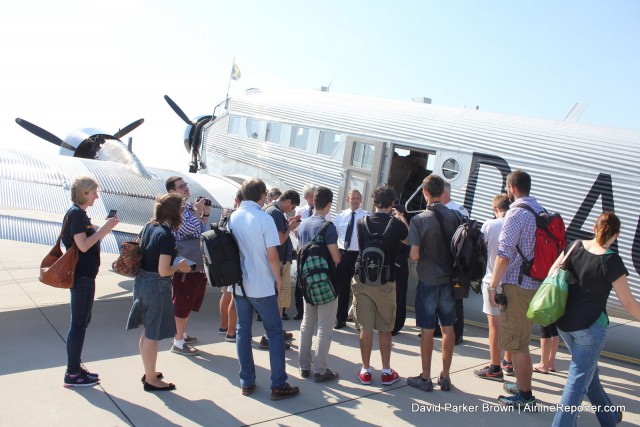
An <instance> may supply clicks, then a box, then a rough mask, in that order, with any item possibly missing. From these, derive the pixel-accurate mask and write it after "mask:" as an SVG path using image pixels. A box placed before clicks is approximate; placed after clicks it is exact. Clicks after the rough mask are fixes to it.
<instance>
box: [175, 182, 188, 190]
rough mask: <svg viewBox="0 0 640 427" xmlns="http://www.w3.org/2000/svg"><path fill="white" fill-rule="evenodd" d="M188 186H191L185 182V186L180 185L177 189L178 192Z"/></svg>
mask: <svg viewBox="0 0 640 427" xmlns="http://www.w3.org/2000/svg"><path fill="white" fill-rule="evenodd" d="M188 186H189V184H187V183H186V182H185V183H184V184H182V185H178V186H177V187H176V190H182V189H184V188H187V187H188Z"/></svg>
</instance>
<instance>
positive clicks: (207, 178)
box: [0, 118, 239, 253]
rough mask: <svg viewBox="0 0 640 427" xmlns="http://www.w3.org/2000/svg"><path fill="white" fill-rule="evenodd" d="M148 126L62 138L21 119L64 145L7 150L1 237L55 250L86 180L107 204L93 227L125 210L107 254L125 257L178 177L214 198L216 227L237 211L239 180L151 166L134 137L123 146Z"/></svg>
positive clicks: (1, 160)
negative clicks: (127, 244) (123, 251)
mask: <svg viewBox="0 0 640 427" xmlns="http://www.w3.org/2000/svg"><path fill="white" fill-rule="evenodd" d="M143 122H144V120H143V119H139V120H137V121H135V122H133V123H131V124H129V125H127V126H125V127H124V128H122V129H120V130H118V131H117V132H115V133H114V134H109V133H107V132H103V131H101V130H99V129H94V128H84V129H79V130H77V131H74V132H72V133H71V134H70V135H69V136H67V138H65V139H64V140H63V139H61V138H59V137H57V136H55V135H54V134H52V133H50V132H48V131H46V130H44V129H42V128H40V127H39V126H37V125H34V124H33V123H30V122H28V121H26V120H23V119H20V118H17V119H16V123H17V124H18V125H20V126H22V127H23V128H24V129H26V130H27V131H29V132H31V133H32V134H34V135H36V136H38V137H40V138H42V139H44V140H46V141H48V142H50V143H52V144H54V145H56V146H59V147H60V152H59V154H60V155H56V156H53V157H52V156H43V155H37V154H32V153H27V152H23V151H18V150H7V149H0V239H9V240H17V241H22V242H30V243H39V244H47V245H53V244H54V243H55V241H56V239H57V237H58V234H59V233H60V227H61V224H62V218H63V215H64V213H65V212H66V211H67V209H68V208H69V206H70V204H71V194H70V185H71V182H72V181H73V179H74V178H75V177H77V176H81V175H91V176H93V177H94V178H96V180H97V181H98V183H99V184H100V198H99V199H98V200H97V201H96V203H95V204H94V205H93V206H91V207H89V208H88V213H89V216H90V217H92V218H93V221H94V223H96V224H100V223H101V221H102V219H103V218H106V216H107V213H108V212H109V210H111V209H116V210H117V211H118V217H119V218H120V223H119V224H118V226H116V228H115V229H114V231H113V232H112V233H109V235H107V236H106V237H105V238H104V239H103V241H102V244H101V249H102V251H103V252H108V253H119V252H120V245H121V243H122V242H123V241H126V240H132V239H133V238H135V236H136V235H137V234H138V232H139V231H140V229H141V228H142V226H143V225H144V224H145V223H147V222H148V221H149V219H150V218H151V216H152V214H153V208H154V203H155V198H156V196H157V195H159V194H164V193H166V188H165V181H166V179H167V178H169V177H171V176H176V175H177V176H182V177H183V178H184V180H185V181H186V182H187V183H188V184H189V187H190V190H191V195H192V196H193V197H196V196H204V197H207V198H209V199H211V201H212V212H211V217H210V218H211V221H212V222H214V221H216V218H218V217H219V216H220V214H221V213H222V210H223V208H231V207H232V206H233V204H234V196H235V194H236V191H237V188H238V187H239V186H238V184H237V183H236V182H234V181H232V180H229V179H227V178H223V177H220V176H215V175H194V174H187V173H180V172H176V171H172V170H167V169H158V168H151V167H145V166H144V165H143V164H142V163H141V162H140V160H139V159H138V157H137V156H136V155H135V154H134V153H133V152H132V151H131V144H132V143H131V138H129V142H128V144H125V143H124V142H122V140H121V139H122V138H123V137H124V136H125V135H127V134H129V133H130V132H131V131H133V130H134V129H135V128H137V127H138V126H140V125H141V124H142V123H143Z"/></svg>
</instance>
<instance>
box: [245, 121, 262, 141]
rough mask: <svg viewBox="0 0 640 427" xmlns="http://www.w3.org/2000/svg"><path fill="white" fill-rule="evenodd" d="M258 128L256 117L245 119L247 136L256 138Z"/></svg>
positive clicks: (258, 123)
mask: <svg viewBox="0 0 640 427" xmlns="http://www.w3.org/2000/svg"><path fill="white" fill-rule="evenodd" d="M259 130H260V122H259V121H258V120H256V119H247V137H248V138H251V139H258V131H259Z"/></svg>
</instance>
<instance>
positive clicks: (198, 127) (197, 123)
mask: <svg viewBox="0 0 640 427" xmlns="http://www.w3.org/2000/svg"><path fill="white" fill-rule="evenodd" d="M210 121H211V116H198V117H196V118H195V119H194V120H192V122H191V124H188V125H187V127H186V128H185V130H184V148H185V149H186V150H187V152H188V153H189V154H191V162H190V163H189V172H191V173H195V172H197V171H198V169H199V166H200V165H199V161H200V145H201V143H202V128H203V127H204V125H206V124H207V123H209V122H210Z"/></svg>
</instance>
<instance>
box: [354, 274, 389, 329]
mask: <svg viewBox="0 0 640 427" xmlns="http://www.w3.org/2000/svg"><path fill="white" fill-rule="evenodd" d="M351 289H352V290H353V317H354V318H355V320H356V322H357V323H358V324H359V325H360V328H362V329H363V330H365V331H372V330H376V331H393V328H394V326H395V322H396V284H395V283H394V282H389V283H385V284H384V285H382V286H369V285H365V284H363V283H360V281H358V279H356V278H354V279H353V282H352V283H351Z"/></svg>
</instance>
